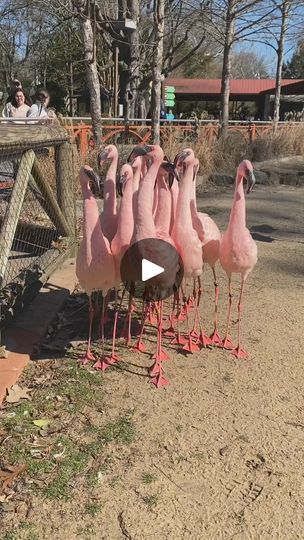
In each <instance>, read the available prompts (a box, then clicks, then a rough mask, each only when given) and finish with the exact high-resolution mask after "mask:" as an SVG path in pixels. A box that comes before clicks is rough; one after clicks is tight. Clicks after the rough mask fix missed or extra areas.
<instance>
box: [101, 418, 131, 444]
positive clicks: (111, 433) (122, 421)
mask: <svg viewBox="0 0 304 540" xmlns="http://www.w3.org/2000/svg"><path fill="white" fill-rule="evenodd" d="M100 435H101V438H102V441H103V442H104V443H110V442H113V441H117V442H121V443H125V444H130V443H132V442H133V441H134V439H135V426H134V422H133V421H132V418H131V417H130V415H125V416H121V417H120V418H118V420H116V421H115V422H109V423H108V424H107V425H106V426H105V427H104V428H103V429H102V430H101V433H100Z"/></svg>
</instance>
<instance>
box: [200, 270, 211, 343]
mask: <svg viewBox="0 0 304 540" xmlns="http://www.w3.org/2000/svg"><path fill="white" fill-rule="evenodd" d="M197 279H198V293H197V309H198V310H199V306H200V303H201V297H202V293H203V289H202V281H201V278H200V277H198V278H197ZM199 324H200V336H199V340H200V342H201V344H202V345H203V347H204V348H207V347H208V345H211V339H210V338H209V336H207V334H206V332H205V330H204V327H203V325H202V324H201V321H200V319H199Z"/></svg>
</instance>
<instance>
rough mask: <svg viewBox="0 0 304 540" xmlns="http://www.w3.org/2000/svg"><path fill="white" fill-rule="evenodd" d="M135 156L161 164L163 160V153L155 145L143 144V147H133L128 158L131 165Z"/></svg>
mask: <svg viewBox="0 0 304 540" xmlns="http://www.w3.org/2000/svg"><path fill="white" fill-rule="evenodd" d="M137 156H142V157H143V158H150V159H152V161H155V160H158V161H160V162H161V161H163V159H164V152H163V151H162V149H161V147H160V146H158V145H157V144H145V145H143V146H135V148H133V150H132V152H131V154H130V156H129V158H130V161H131V162H132V163H133V159H135V158H136V157H137Z"/></svg>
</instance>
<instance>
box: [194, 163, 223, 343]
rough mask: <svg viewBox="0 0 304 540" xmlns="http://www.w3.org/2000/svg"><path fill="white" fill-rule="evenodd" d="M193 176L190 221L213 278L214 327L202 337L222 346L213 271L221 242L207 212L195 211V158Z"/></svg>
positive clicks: (207, 341) (196, 164)
mask: <svg viewBox="0 0 304 540" xmlns="http://www.w3.org/2000/svg"><path fill="white" fill-rule="evenodd" d="M194 163H195V176H194V181H193V198H192V201H191V215H192V223H193V227H194V228H195V230H196V232H197V234H198V236H199V239H200V241H201V243H202V255H203V261H204V263H205V262H206V263H208V264H209V266H210V268H211V270H212V273H213V279H214V329H213V333H212V334H211V336H210V338H208V337H207V336H203V337H204V341H205V343H204V344H205V345H209V344H213V345H219V346H223V342H222V340H221V338H220V335H219V333H218V329H217V309H218V298H219V287H218V282H217V276H216V271H215V265H216V263H217V261H218V260H219V256H220V243H221V233H220V231H219V228H218V226H217V225H216V223H215V222H214V221H213V219H211V217H210V216H209V215H208V214H204V213H202V212H198V211H197V206H196V176H197V172H198V168H199V161H198V159H195V162H194Z"/></svg>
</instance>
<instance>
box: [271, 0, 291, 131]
mask: <svg viewBox="0 0 304 540" xmlns="http://www.w3.org/2000/svg"><path fill="white" fill-rule="evenodd" d="M289 7H290V0H285V1H284V2H283V4H282V6H281V7H280V11H281V30H280V37H279V40H278V48H277V55H278V58H277V70H276V87H275V95H274V106H273V131H274V132H275V131H276V130H277V127H278V123H279V120H280V99H281V82H282V67H283V60H284V46H285V35H286V31H287V21H288V11H289Z"/></svg>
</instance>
